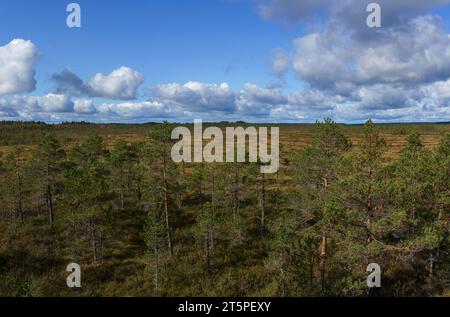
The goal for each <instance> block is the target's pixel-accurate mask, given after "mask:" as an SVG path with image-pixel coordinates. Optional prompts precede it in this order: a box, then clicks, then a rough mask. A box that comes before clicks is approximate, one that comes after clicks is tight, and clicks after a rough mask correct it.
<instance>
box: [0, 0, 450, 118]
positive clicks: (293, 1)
mask: <svg viewBox="0 0 450 317" xmlns="http://www.w3.org/2000/svg"><path fill="white" fill-rule="evenodd" d="M370 2H373V1H368V0H341V1H332V0H151V1H144V0H136V1H123V0H98V1H92V0H78V1H76V3H78V4H79V5H80V8H81V28H69V27H68V26H67V24H66V18H67V16H68V15H69V13H68V12H66V6H67V5H68V4H69V3H70V1H65V0H42V1H34V0H0V120H23V121H27V120H39V121H45V122H50V123H56V122H62V121H91V122H123V123H127V122H129V123H132V122H133V123H134V122H150V121H152V122H153V121H162V120H168V121H173V122H191V121H193V120H194V119H203V120H204V121H225V120H226V121H237V120H244V121H248V122H315V121H316V120H321V119H323V118H326V117H330V118H333V119H334V120H336V121H338V122H345V123H360V122H364V121H366V120H367V119H373V120H375V121H377V122H438V121H450V106H449V105H450V35H449V33H450V14H449V13H450V10H449V9H450V0H428V1H423V0H408V1H405V0H378V1H376V2H377V3H378V4H379V5H380V7H381V22H382V25H381V27H380V28H369V27H368V26H367V23H366V18H367V16H368V15H369V13H368V12H367V11H366V7H367V5H368V3H370Z"/></svg>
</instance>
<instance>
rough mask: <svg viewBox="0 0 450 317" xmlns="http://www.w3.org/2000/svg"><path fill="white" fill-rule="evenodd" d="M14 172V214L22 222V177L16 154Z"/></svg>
mask: <svg viewBox="0 0 450 317" xmlns="http://www.w3.org/2000/svg"><path fill="white" fill-rule="evenodd" d="M15 163H16V164H15V174H16V189H17V194H16V195H17V201H16V204H17V205H16V213H15V214H16V216H15V218H17V217H18V218H19V219H20V222H22V223H24V216H23V209H22V177H21V175H20V163H19V158H18V157H17V155H16V162H15Z"/></svg>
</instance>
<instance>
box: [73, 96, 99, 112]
mask: <svg viewBox="0 0 450 317" xmlns="http://www.w3.org/2000/svg"><path fill="white" fill-rule="evenodd" d="M74 110H75V112H76V113H80V114H93V113H96V112H97V109H96V108H95V106H94V102H93V101H92V100H86V99H82V100H76V101H75V105H74Z"/></svg>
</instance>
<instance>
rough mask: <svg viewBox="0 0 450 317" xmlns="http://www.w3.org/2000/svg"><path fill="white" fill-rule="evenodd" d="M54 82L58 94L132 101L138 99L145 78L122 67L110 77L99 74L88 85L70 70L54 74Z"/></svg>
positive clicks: (109, 75)
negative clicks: (138, 92) (138, 91)
mask: <svg viewBox="0 0 450 317" xmlns="http://www.w3.org/2000/svg"><path fill="white" fill-rule="evenodd" d="M52 80H53V81H54V82H56V84H57V88H56V91H57V92H58V93H64V94H70V95H75V96H88V97H101V98H108V99H120V100H131V99H135V98H136V96H137V90H138V88H139V87H140V86H141V84H142V83H143V82H144V77H143V76H142V75H141V74H140V73H138V72H137V71H135V70H133V69H131V68H128V67H120V68H119V69H116V70H114V71H113V72H111V73H110V74H108V75H104V74H101V73H97V74H96V75H94V76H93V77H92V78H91V79H90V80H89V82H88V83H85V82H84V81H83V80H82V79H81V78H79V77H78V76H77V75H76V74H75V73H74V72H72V71H71V70H68V69H66V70H63V71H62V72H61V73H57V74H53V76H52Z"/></svg>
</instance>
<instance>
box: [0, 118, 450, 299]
mask: <svg viewBox="0 0 450 317" xmlns="http://www.w3.org/2000/svg"><path fill="white" fill-rule="evenodd" d="M218 125H223V126H229V125H231V124H228V123H221V124H218ZM175 126H176V125H171V124H168V123H164V124H144V125H114V124H111V125H96V124H88V123H66V124H61V125H47V124H43V123H14V122H4V123H0V152H1V153H2V154H1V156H0V177H1V180H2V182H1V183H0V296H442V295H444V296H445V295H449V290H450V280H449V278H450V240H449V229H450V226H449V222H450V175H449V174H450V125H448V124H447V125H446V124H440V125H439V124H422V125H420V124H395V125H375V124H373V123H372V122H371V121H369V122H367V124H366V125H364V126H362V125H361V126H358V125H338V124H335V123H334V122H332V121H331V120H325V121H324V122H320V123H317V124H314V125H280V138H281V157H280V161H281V168H280V170H279V172H278V173H277V174H273V175H272V174H270V175H264V174H261V173H260V172H259V171H260V169H259V166H258V164H250V163H242V164H237V163H236V164H235V163H233V164H231V163H223V164H222V163H221V164H206V163H204V164H175V163H173V162H172V160H171V158H170V151H171V147H172V144H173V143H174V142H175V141H173V140H171V139H170V133H171V131H172V129H173V128H174V127H175ZM72 262H74V263H78V264H80V265H81V268H82V288H81V289H69V288H68V287H67V286H66V277H67V275H68V273H67V272H66V266H67V265H68V264H69V263H72ZM369 263H378V264H379V265H380V266H381V268H382V287H381V288H377V289H368V288H367V285H366V278H367V275H368V274H369V273H367V272H366V268H367V265H368V264H369Z"/></svg>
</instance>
